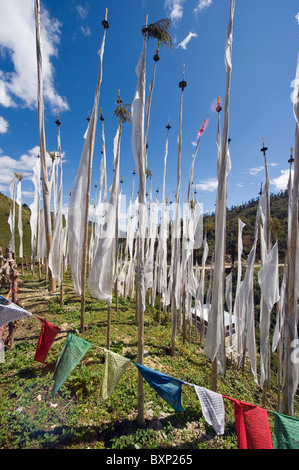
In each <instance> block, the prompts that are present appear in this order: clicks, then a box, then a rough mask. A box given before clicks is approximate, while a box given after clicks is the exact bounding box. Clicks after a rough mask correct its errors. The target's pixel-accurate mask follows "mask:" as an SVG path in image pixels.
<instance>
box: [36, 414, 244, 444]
mask: <svg viewBox="0 0 299 470" xmlns="http://www.w3.org/2000/svg"><path fill="white" fill-rule="evenodd" d="M191 421H192V422H193V421H194V413H192V411H191V410H190V413H188V409H187V410H185V413H183V414H182V413H174V414H173V415H171V416H167V417H162V418H154V419H146V420H145V423H144V425H143V426H141V425H140V424H139V423H138V421H137V419H135V420H129V419H124V420H122V421H112V422H109V423H105V424H102V425H100V426H94V425H91V426H78V427H74V426H67V425H66V426H58V427H56V428H55V429H54V430H52V431H41V430H39V431H36V432H33V433H32V435H31V437H32V438H33V439H37V440H38V441H39V446H40V447H42V448H48V449H63V448H68V446H71V447H73V448H74V447H76V446H79V447H81V446H86V447H88V446H89V445H90V444H91V445H95V444H96V443H99V442H101V443H102V445H103V447H104V448H105V449H113V448H117V446H115V445H114V442H115V441H116V440H117V439H118V438H121V437H125V438H126V441H127V445H126V444H125V442H123V444H122V445H123V446H124V447H122V448H126V449H135V448H136V447H135V445H136V444H137V445H139V448H140V446H141V448H147V442H146V441H147V439H148V444H149V447H148V448H153V447H152V446H153V444H154V442H155V441H154V440H155V439H156V437H155V436H156V434H155V433H154V434H153V432H152V431H157V432H158V431H162V432H163V434H165V435H166V438H165V440H164V442H163V437H161V436H162V435H161V434H159V440H158V441H157V444H159V447H156V448H159V449H178V448H197V447H198V445H200V444H202V443H207V442H208V441H213V440H214V439H215V436H216V435H215V432H214V430H213V429H212V428H210V426H207V429H206V430H203V431H202V433H200V434H199V435H198V436H197V437H196V438H194V439H192V440H191V439H190V440H189V441H188V440H185V439H184V443H183V444H177V445H175V443H174V442H172V441H171V433H172V431H175V430H182V429H184V428H185V427H186V425H187V424H188V422H191ZM169 428H170V429H171V431H170V434H169V436H167V431H168V429H169ZM140 431H142V436H143V437H142V438H140V435H141V433H140ZM234 433H235V426H234V425H233V424H231V425H230V424H229V425H228V426H227V427H226V435H230V434H234ZM135 435H136V436H135ZM134 436H135V438H134ZM147 436H148V437H147ZM140 439H141V440H140ZM43 441H44V442H43Z"/></svg>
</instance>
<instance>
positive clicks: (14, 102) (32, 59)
mask: <svg viewBox="0 0 299 470" xmlns="http://www.w3.org/2000/svg"><path fill="white" fill-rule="evenodd" d="M0 10H1V15H0V47H1V50H2V56H4V57H5V58H6V62H7V61H9V62H10V63H9V68H10V69H11V64H12V65H13V70H12V71H9V72H3V71H2V72H1V73H0V104H2V105H3V106H5V107H8V106H15V107H17V106H20V105H21V106H27V107H35V106H36V102H37V72H36V39H35V14H34V2H33V1H31V0H22V1H21V2H20V1H19V0H10V1H9V2H7V1H6V0H0ZM41 16H42V18H41V24H42V54H43V89H44V97H45V102H47V103H49V104H50V105H51V106H53V108H54V107H55V108H57V107H58V108H59V109H62V110H66V109H68V104H67V101H66V100H65V98H62V97H61V96H60V95H59V94H58V93H57V91H56V90H55V83H54V74H55V70H54V66H53V64H52V63H51V59H52V58H53V57H55V56H57V54H58V50H57V46H58V45H59V42H60V34H61V31H60V28H61V24H60V22H59V21H58V20H57V19H55V18H53V17H50V14H49V13H48V11H47V10H46V9H45V8H44V7H43V8H42V10H41Z"/></svg>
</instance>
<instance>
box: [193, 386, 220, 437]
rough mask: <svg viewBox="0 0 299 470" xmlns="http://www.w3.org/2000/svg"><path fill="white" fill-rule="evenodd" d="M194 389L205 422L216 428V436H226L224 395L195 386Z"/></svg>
mask: <svg viewBox="0 0 299 470" xmlns="http://www.w3.org/2000/svg"><path fill="white" fill-rule="evenodd" d="M193 387H194V388H195V391H196V393H197V396H198V399H199V401H200V405H201V407H202V413H203V415H204V418H205V420H206V421H207V423H208V424H209V425H210V426H212V427H213V428H214V430H215V432H216V434H218V435H220V434H224V423H225V409H224V403H223V397H222V395H220V394H219V393H216V392H213V391H212V390H208V389H206V388H204V387H198V386H197V385H193Z"/></svg>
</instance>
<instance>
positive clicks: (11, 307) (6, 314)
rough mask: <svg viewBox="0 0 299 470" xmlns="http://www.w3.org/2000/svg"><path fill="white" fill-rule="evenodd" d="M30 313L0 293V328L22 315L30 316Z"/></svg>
mask: <svg viewBox="0 0 299 470" xmlns="http://www.w3.org/2000/svg"><path fill="white" fill-rule="evenodd" d="M31 316H32V313H30V312H27V310H25V309H24V308H21V307H19V306H18V305H16V304H15V303H13V302H10V301H9V300H7V299H6V298H5V297H3V296H2V295H0V328H1V327H2V326H4V325H7V324H8V323H11V322H13V321H16V320H20V319H21V318H24V317H31Z"/></svg>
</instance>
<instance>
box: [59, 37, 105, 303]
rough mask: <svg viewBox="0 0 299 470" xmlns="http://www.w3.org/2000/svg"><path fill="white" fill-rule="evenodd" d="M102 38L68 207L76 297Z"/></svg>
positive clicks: (101, 54)
mask: <svg viewBox="0 0 299 470" xmlns="http://www.w3.org/2000/svg"><path fill="white" fill-rule="evenodd" d="M105 37H106V29H105V30H104V35H103V40H102V45H101V48H100V50H99V56H100V65H99V73H98V81H97V86H96V92H95V98H94V105H93V110H92V114H91V118H90V121H89V125H88V129H87V134H86V139H85V143H84V146H83V151H82V154H81V160H80V164H79V169H78V172H77V176H76V179H75V183H74V187H73V190H72V194H71V197H70V200H69V205H68V253H69V263H70V269H71V275H72V280H73V286H74V291H75V294H76V295H81V282H82V270H83V264H82V263H83V242H84V231H85V215H86V198H87V184H88V171H89V168H90V166H91V163H92V159H93V147H94V139H95V131H96V125H97V114H98V105H99V96H100V85H101V82H102V61H103V54H104V47H105Z"/></svg>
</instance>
